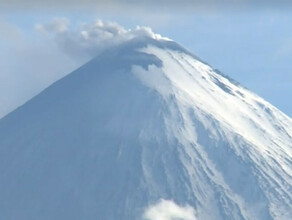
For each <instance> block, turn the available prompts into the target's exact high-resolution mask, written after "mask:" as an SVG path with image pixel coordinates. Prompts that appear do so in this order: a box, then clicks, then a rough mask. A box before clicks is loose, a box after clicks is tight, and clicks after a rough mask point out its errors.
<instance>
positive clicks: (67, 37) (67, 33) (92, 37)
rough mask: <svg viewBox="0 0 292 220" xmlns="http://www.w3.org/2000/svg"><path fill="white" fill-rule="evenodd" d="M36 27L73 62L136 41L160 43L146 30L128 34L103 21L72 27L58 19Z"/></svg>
mask: <svg viewBox="0 0 292 220" xmlns="http://www.w3.org/2000/svg"><path fill="white" fill-rule="evenodd" d="M35 27H36V30H37V31H39V32H41V33H43V34H46V35H47V36H51V37H53V39H54V41H55V42H56V44H57V45H58V46H59V47H60V49H61V50H62V51H63V52H65V53H66V54H68V55H70V56H72V57H75V58H80V57H81V58H92V57H93V56H95V55H97V54H99V53H100V52H101V51H103V50H104V49H106V48H108V47H111V46H114V45H117V44H120V43H122V42H125V41H127V40H131V39H133V38H135V37H142V36H144V37H150V38H153V39H162V37H161V36H160V35H158V34H155V33H153V32H152V30H151V29H150V28H148V27H139V26H138V27H136V28H135V29H133V30H131V29H128V30H127V29H125V28H124V27H122V26H120V25H119V24H117V23H115V22H110V21H102V20H97V21H95V22H94V23H91V24H86V23H83V24H80V25H77V26H75V27H72V25H70V21H69V20H68V19H66V18H58V19H55V20H53V21H52V22H50V23H47V24H37V25H36V26H35ZM164 39H166V38H164Z"/></svg>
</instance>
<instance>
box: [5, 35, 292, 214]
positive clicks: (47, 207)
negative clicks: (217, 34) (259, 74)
mask: <svg viewBox="0 0 292 220" xmlns="http://www.w3.org/2000/svg"><path fill="white" fill-rule="evenodd" d="M291 158H292V120H291V119H290V118H289V117H288V116H286V115H285V114H284V113H282V112H281V111H280V110H278V109H277V108H275V107H274V106H272V105H271V104H269V103H268V102H266V101H265V100H263V99H262V98H260V97H259V96H257V95H256V94H254V93H252V92H250V91H249V90H247V89H246V88H244V87H242V86H241V85H239V84H237V83H234V82H233V81H232V80H229V79H228V78H226V77H224V76H223V75H221V74H219V73H218V72H217V71H216V70H214V69H213V68H212V67H210V66H209V65H208V64H206V63H203V62H202V61H200V60H199V59H198V58H197V57H195V56H193V55H192V54H190V53H189V52H188V51H186V50H185V49H184V48H182V47H181V46H179V45H178V44H176V43H175V42H172V41H169V40H167V41H165V40H163V39H150V38H139V39H134V40H131V41H128V42H126V43H124V44H123V45H120V46H117V47H115V48H112V49H110V50H109V51H105V52H104V53H102V54H101V55H99V56H98V57H96V58H95V59H93V60H92V61H90V62H89V63H87V64H85V65H84V66H82V67H80V68H79V69H77V70H76V71H74V72H73V73H71V74H69V75H68V76H66V77H64V78H63V79H61V80H60V81H58V82H56V83H54V84H53V85H52V86H50V87H49V88H47V89H46V90H45V91H43V92H42V93H41V94H39V95H38V96H36V97H35V98H33V99H32V100H30V101H29V102H27V103H26V104H25V105H23V106H21V107H20V108H18V109H17V110H16V111H14V112H12V113H11V114H9V115H8V116H6V117H4V118H3V119H1V120H0V195H1V197H0V219H11V220H14V219H15V220H18V219H23V220H26V219H27V220H33V219H42V220H46V219H50V220H51V219H54V220H58V219H60V220H61V219H62V220H63V219H71V220H74V219H76V220H77V219H87V220H91V219H92V220H93V219H94V220H96V219H106V220H116V219H125V220H126V219H127V220H132V219H133V220H136V219H137V220H140V219H143V215H144V217H145V209H146V208H147V207H155V205H158V207H160V206H159V201H171V204H170V203H168V204H170V205H173V206H176V207H178V208H180V207H189V210H192V211H194V212H195V214H196V219H199V220H200V219H204V220H209V219H210V220H211V219H217V220H221V219H222V220H227V219H232V220H233V219H252V220H254V219H259V220H262V219H266V220H269V219H281V220H290V219H292V186H291V183H292V160H291ZM155 210H156V209H155ZM158 214H159V213H158ZM158 216H159V215H158ZM182 218H183V217H182ZM187 218H189V219H190V218H191V217H186V219H187Z"/></svg>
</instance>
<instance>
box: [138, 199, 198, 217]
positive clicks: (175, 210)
mask: <svg viewBox="0 0 292 220" xmlns="http://www.w3.org/2000/svg"><path fill="white" fill-rule="evenodd" d="M143 218H144V219H145V220H178V219H179V220H196V217H195V210H194V209H193V208H192V207H191V206H189V205H186V206H179V205H177V204H176V203H175V202H173V201H171V200H164V199H161V200H160V201H159V202H158V203H155V204H153V205H151V206H149V207H148V208H147V209H146V210H145V212H144V214H143Z"/></svg>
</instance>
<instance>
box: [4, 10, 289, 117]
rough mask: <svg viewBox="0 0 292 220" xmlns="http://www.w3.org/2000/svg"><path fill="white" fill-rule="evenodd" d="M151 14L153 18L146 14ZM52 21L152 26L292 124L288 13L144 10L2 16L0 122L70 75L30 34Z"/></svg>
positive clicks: (63, 58) (50, 47) (58, 56)
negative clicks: (285, 115)
mask: <svg viewBox="0 0 292 220" xmlns="http://www.w3.org/2000/svg"><path fill="white" fill-rule="evenodd" d="M149 11H151V14H150V13H149ZM54 18H67V19H68V20H70V22H71V23H72V26H74V24H78V23H80V22H85V23H90V22H93V21H94V20H95V19H102V20H109V21H115V22H117V23H119V24H120V25H122V26H124V27H125V28H134V27H136V26H137V25H141V26H149V27H151V28H152V29H153V31H154V32H155V33H159V34H161V35H163V36H166V37H169V38H171V39H173V40H175V41H177V42H179V43H180V44H181V45H183V46H184V47H185V48H187V49H188V50H190V51H191V52H193V53H194V54H196V55H197V56H199V57H200V58H201V59H202V60H204V61H206V62H207V63H209V64H210V65H212V66H213V67H214V68H217V69H219V70H221V71H222V72H223V73H225V74H227V75H229V76H230V77H232V78H234V79H235V80H237V81H239V82H240V83H241V84H243V85H244V86H246V87H247V88H249V89H250V90H252V91H253V92H255V93H257V94H259V95H260V96H262V97H263V98H264V99H266V100H267V101H269V102H271V103H272V104H274V105H275V106H276V107H278V108H279V109H281V110H282V111H284V112H285V113H286V114H288V115H290V116H292V101H291V98H290V96H291V95H292V62H291V61H292V59H291V58H292V28H291V24H292V13H291V10H290V8H289V7H286V9H285V7H283V6H281V7H263V8H261V7H251V8H247V9H246V8H236V7H230V8H229V7H214V8H212V9H208V8H204V9H187V8H186V7H178V9H176V7H168V6H167V7H160V8H155V7H152V6H151V7H148V6H147V7H146V6H145V7H144V8H143V9H141V8H135V7H134V8H132V7H122V8H119V7H117V8H104V7H103V8H97V9H95V10H89V9H86V8H85V9H82V10H78V9H66V10H65V9H59V10H57V9H56V8H54V9H46V8H42V9H39V10H27V9H25V10H24V9H23V10H19V9H18V10H14V9H8V8H7V9H5V10H2V11H1V12H0V32H1V33H2V35H1V36H0V40H1V42H0V48H1V51H0V59H1V63H0V68H1V73H0V102H1V103H2V104H1V105H0V117H1V114H2V115H4V114H6V113H7V112H9V111H11V110H12V109H13V108H15V107H16V106H18V105H20V104H22V103H23V102H24V101H25V100H27V99H29V98H30V97H32V96H33V95H35V94H37V93H38V92H39V91H41V90H42V89H43V88H45V87H46V86H48V85H49V84H50V83H52V82H53V81H55V80H57V79H59V78H60V77H62V76H64V75H65V74H66V73H69V72H70V71H72V70H73V69H75V68H76V67H78V66H79V65H81V64H82V63H83V62H84V60H82V59H79V60H78V59H71V58H70V57H68V56H67V55H66V54H64V53H63V52H62V51H61V50H59V49H58V48H57V46H56V45H55V44H54V42H53V41H51V39H49V38H47V37H44V36H42V35H41V34H40V33H37V31H36V30H35V25H36V24H43V23H48V22H50V21H51V20H53V19H54Z"/></svg>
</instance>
